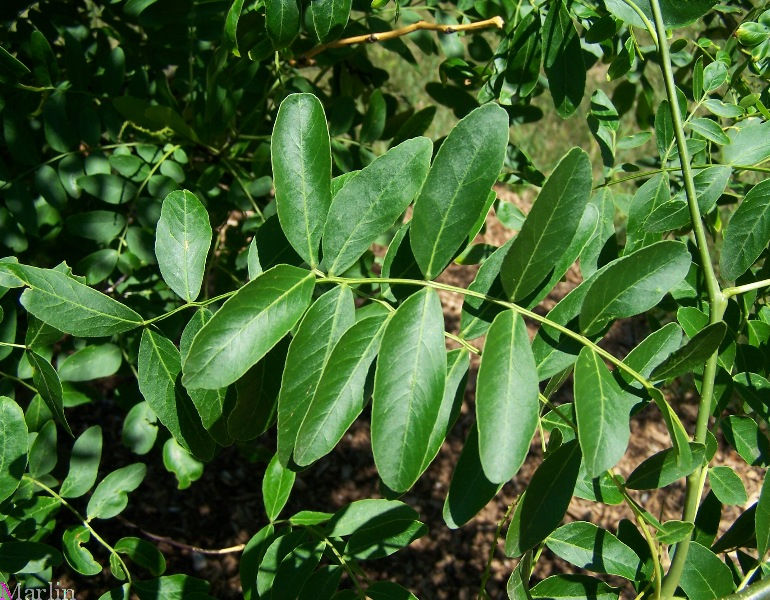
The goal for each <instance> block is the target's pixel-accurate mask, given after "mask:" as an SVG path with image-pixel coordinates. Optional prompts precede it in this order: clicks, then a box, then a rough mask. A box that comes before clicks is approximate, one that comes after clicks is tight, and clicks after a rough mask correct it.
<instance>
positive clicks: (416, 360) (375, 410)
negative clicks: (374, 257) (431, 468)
mask: <svg viewBox="0 0 770 600" xmlns="http://www.w3.org/2000/svg"><path fill="white" fill-rule="evenodd" d="M446 366H447V362H446V347H445V345H444V315H443V312H442V308H441V301H440V300H439V297H438V294H437V293H436V292H435V290H433V289H430V288H424V289H422V290H421V291H419V292H417V293H415V294H413V295H412V296H410V297H409V298H408V299H407V300H405V301H404V303H403V304H402V305H401V306H400V307H399V308H398V310H396V312H395V314H394V315H393V317H392V318H391V319H390V321H389V322H388V325H387V326H386V328H385V333H384V334H383V338H382V343H381V345H380V352H379V356H378V358H377V369H376V372H375V377H374V394H373V400H372V425H371V432H372V433H371V436H372V451H373V453H374V462H375V464H376V465H377V471H378V472H379V474H380V477H381V478H382V480H383V482H384V483H385V485H387V486H388V487H389V488H390V489H392V490H395V491H397V492H403V491H406V490H408V489H409V488H410V487H412V485H413V484H414V482H415V481H417V478H418V477H419V476H420V474H421V473H422V470H423V459H424V457H425V454H426V452H427V449H428V445H429V444H430V437H431V433H432V428H433V423H434V422H435V421H436V418H437V417H438V415H439V412H440V410H441V402H442V399H443V395H444V386H445V380H446Z"/></svg>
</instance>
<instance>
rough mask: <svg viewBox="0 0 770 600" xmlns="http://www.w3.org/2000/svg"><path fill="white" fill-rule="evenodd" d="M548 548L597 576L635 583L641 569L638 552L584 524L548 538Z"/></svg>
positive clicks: (565, 527) (572, 525) (562, 529)
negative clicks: (606, 575) (611, 576)
mask: <svg viewBox="0 0 770 600" xmlns="http://www.w3.org/2000/svg"><path fill="white" fill-rule="evenodd" d="M545 544H546V546H548V548H549V550H551V552H553V553H554V554H556V556H558V557H560V558H563V559H564V560H566V561H567V562H569V563H572V564H573V565H576V566H578V567H580V568H581V569H588V570H589V571H594V572H596V573H607V574H609V575H619V576H620V577H625V578H626V579H629V580H631V581H635V580H636V578H637V574H638V573H639V572H640V570H641V568H642V563H641V561H640V560H639V557H638V556H637V555H636V552H634V551H633V550H632V549H631V548H629V547H628V546H626V545H625V544H624V543H623V542H621V541H620V540H619V539H618V538H617V537H615V536H614V535H612V534H611V533H610V532H609V531H607V530H606V529H601V528H599V527H597V526H596V525H594V524H593V523H586V522H585V521H574V522H572V523H567V524H566V525H562V526H561V527H559V529H557V530H556V531H554V532H553V533H552V534H551V535H549V536H548V539H546V541H545Z"/></svg>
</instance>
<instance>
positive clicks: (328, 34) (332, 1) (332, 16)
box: [310, 0, 353, 43]
mask: <svg viewBox="0 0 770 600" xmlns="http://www.w3.org/2000/svg"><path fill="white" fill-rule="evenodd" d="M352 5H353V2H352V0H316V2H311V3H310V18H311V19H312V21H313V31H314V32H315V35H316V37H317V38H318V41H319V42H322V43H325V42H329V41H332V40H334V39H337V38H338V37H340V35H341V34H342V32H343V30H344V29H345V26H346V25H347V24H348V17H350V9H351V7H352Z"/></svg>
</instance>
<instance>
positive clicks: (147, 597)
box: [132, 575, 213, 600]
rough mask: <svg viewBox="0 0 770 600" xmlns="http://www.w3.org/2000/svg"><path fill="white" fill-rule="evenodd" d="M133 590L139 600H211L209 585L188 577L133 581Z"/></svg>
mask: <svg viewBox="0 0 770 600" xmlns="http://www.w3.org/2000/svg"><path fill="white" fill-rule="evenodd" d="M132 587H133V589H134V590H135V591H136V593H137V595H138V596H139V600H158V599H159V598H163V600H213V597H212V596H209V594H208V589H209V584H208V582H207V581H203V580H202V579H196V578H194V577H190V576H189V575H166V576H165V577H159V578H158V579H150V580H144V581H134V582H133V584H132Z"/></svg>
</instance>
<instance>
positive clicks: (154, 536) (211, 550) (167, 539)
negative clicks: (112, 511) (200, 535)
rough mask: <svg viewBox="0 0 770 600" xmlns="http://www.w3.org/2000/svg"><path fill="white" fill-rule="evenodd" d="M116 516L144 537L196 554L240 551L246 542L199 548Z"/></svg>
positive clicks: (219, 553)
mask: <svg viewBox="0 0 770 600" xmlns="http://www.w3.org/2000/svg"><path fill="white" fill-rule="evenodd" d="M118 518H119V519H120V520H121V521H122V522H123V523H125V524H126V525H128V526H129V527H132V528H133V529H137V530H139V533H141V534H142V535H143V536H144V537H146V538H148V539H150V540H153V541H155V542H164V543H166V544H168V545H169V546H173V547H174V548H180V549H181V550H189V551H190V552H197V553H198V554H209V555H222V554H233V553H235V552H242V551H243V549H244V548H245V547H246V544H236V545H235V546H230V547H228V548H201V547H199V546H193V545H192V544H185V543H184V542H178V541H176V540H175V539H174V538H170V537H168V536H165V535H158V534H157V533H152V532H150V531H146V530H144V529H142V528H141V527H139V525H137V524H136V523H132V522H131V521H129V520H128V519H124V518H122V517H118Z"/></svg>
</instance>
